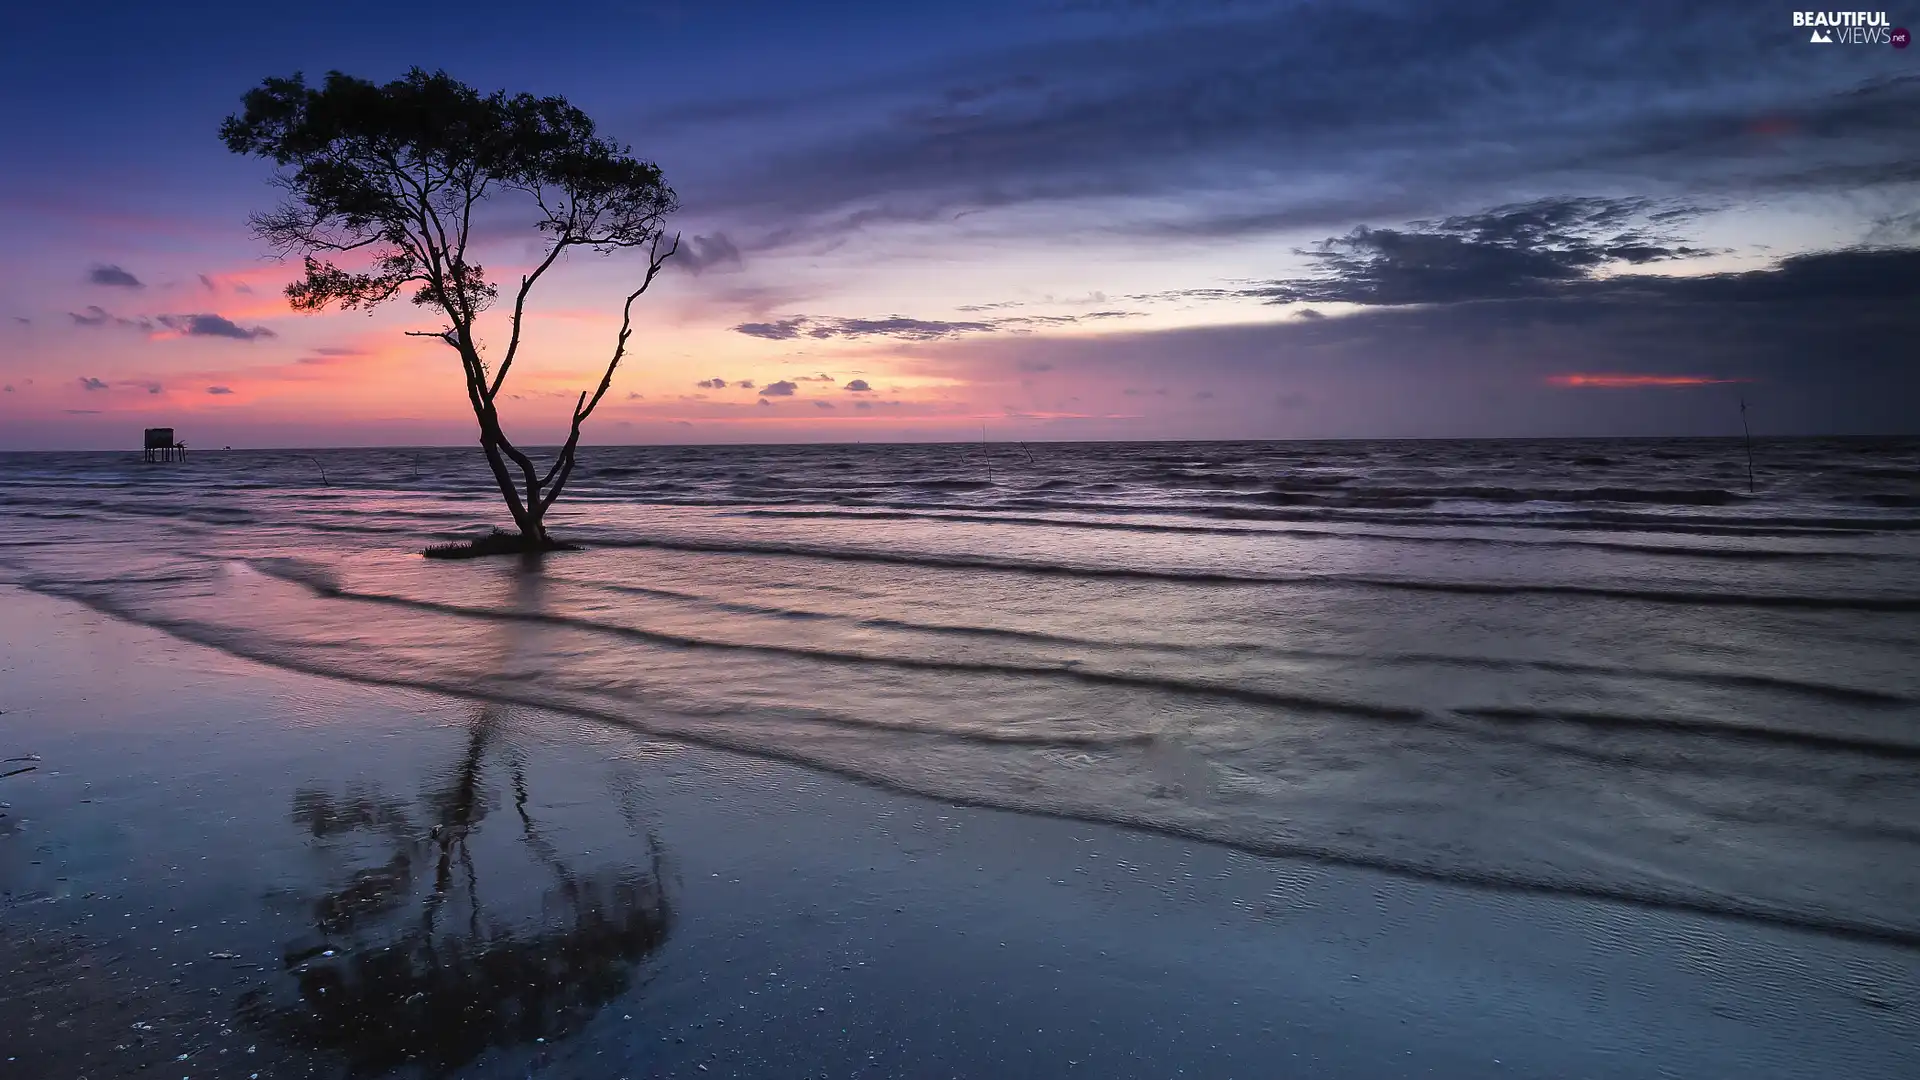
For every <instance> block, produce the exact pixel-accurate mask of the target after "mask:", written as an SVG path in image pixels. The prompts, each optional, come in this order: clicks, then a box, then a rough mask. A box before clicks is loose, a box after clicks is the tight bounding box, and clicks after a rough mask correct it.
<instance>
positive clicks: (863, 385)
mask: <svg viewBox="0 0 1920 1080" xmlns="http://www.w3.org/2000/svg"><path fill="white" fill-rule="evenodd" d="M844 389H846V390H850V391H852V392H853V393H856V394H864V393H867V392H868V391H870V390H872V389H873V387H871V386H869V385H867V380H865V379H855V380H853V381H852V382H849V383H848V384H847V385H846V386H845V387H844Z"/></svg>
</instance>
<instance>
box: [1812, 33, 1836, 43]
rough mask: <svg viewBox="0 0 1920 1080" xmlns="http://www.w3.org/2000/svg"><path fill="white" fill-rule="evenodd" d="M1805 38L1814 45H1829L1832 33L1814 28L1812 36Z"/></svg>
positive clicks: (1831, 41)
mask: <svg viewBox="0 0 1920 1080" xmlns="http://www.w3.org/2000/svg"><path fill="white" fill-rule="evenodd" d="M1807 40H1808V41H1809V42H1810V43H1812V44H1814V45H1831V44H1833V35H1832V34H1826V33H1822V32H1820V31H1818V30H1815V31H1814V32H1813V36H1812V37H1811V38H1808V39H1807Z"/></svg>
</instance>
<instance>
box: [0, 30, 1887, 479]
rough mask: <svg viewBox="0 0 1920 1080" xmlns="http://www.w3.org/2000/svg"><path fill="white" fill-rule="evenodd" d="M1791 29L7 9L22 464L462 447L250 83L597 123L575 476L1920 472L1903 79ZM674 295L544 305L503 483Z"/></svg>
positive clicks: (497, 224) (459, 431)
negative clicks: (1713, 443)
mask: <svg viewBox="0 0 1920 1080" xmlns="http://www.w3.org/2000/svg"><path fill="white" fill-rule="evenodd" d="M1794 10H1795V7H1794V5H1791V4H1775V3H1753V2H1750V0H1742V2H1728V3H1688V4H1671V3H1647V4H1633V3H1595V2H1593V0H1581V2H1578V3H1564V2H1560V0H1524V2H1514V3H1485V4H1437V3H1431V4H1416V3H1400V2H1360V3H1324V4H1322V3H1259V4H1256V3H1234V2H1199V0H1180V2H1174V0H1164V2H1161V0H1132V2H1124V0H1114V2H1098V0H1053V2H1044V0H1034V2H1030V3H1002V2H997V0H985V2H975V3H970V4H964V5H960V4H949V5H932V4H903V3H851V2H841V3H808V4H794V3H748V2H732V0H705V2H698V3H696V2H692V0H685V2H682V0H663V2H654V3H649V2H638V0H635V2H623V3H614V2H603V3H589V4H558V5H552V6H550V7H546V6H539V5H533V6H529V5H522V4H513V5H497V4H489V3H475V4H468V5H461V6H457V7H453V8H447V7H444V6H433V5H426V6H422V5H395V4H390V3H382V4H372V3H361V2H358V0H349V2H342V3H329V4H325V5H302V6H298V7H294V8H287V7H276V6H274V5H265V4H260V3H257V2H255V3H247V4H224V3H220V4H214V3H197V4H194V5H191V7H190V9H189V8H186V7H176V6H171V5H156V4H139V5H131V4H118V3H100V4H89V5H71V4H21V5H13V6H11V7H10V8H9V11H8V13H7V14H6V15H4V16H0V134H4V143H3V144H0V145H4V147H5V151H4V165H0V237H4V242H3V243H0V385H4V387H5V389H4V391H0V449H42V448H45V449H58V448H102V449H105V448H119V447H126V446H137V445H138V439H139V429H140V428H141V427H143V426H147V425H150V424H169V425H171V426H173V427H175V428H176V429H178V430H179V432H180V434H181V436H182V437H183V438H185V439H187V441H188V442H189V443H190V444H192V445H197V446H216V445H233V446H236V447H238V446H330V445H403V444H458V443H465V442H469V441H471V440H472V438H473V426H474V425H473V419H472V417H471V416H470V415H469V413H468V412H467V407H466V404H465V399H464V397H463V394H462V390H461V384H460V379H459V374H458V368H457V365H456V361H455V360H454V359H453V358H452V356H451V355H450V354H449V353H447V350H445V349H444V348H443V347H441V346H438V345H435V344H432V343H428V342H423V341H421V340H419V339H410V338H407V337H405V336H403V332H404V331H406V330H410V329H429V330H430V329H434V328H436V327H437V325H438V324H437V323H434V322H433V321H432V320H431V319H430V318H429V317H428V316H427V314H426V313H425V312H424V311H422V310H421V309H418V308H414V307H412V306H411V305H407V304H404V303H403V304H396V305H392V306H390V307H388V308H384V309H381V310H380V311H379V312H378V313H376V314H374V315H372V316H367V315H364V314H356V313H344V314H342V313H334V314H325V315H317V316H305V315H297V314H294V313H293V312H291V311H290V310H289V309H288V307H287V304H286V301H285V299H284V297H283V296H282V295H281V290H282V288H283V287H284V285H285V284H286V283H287V281H288V280H289V279H290V277H291V276H292V275H293V269H294V268H293V267H292V266H291V265H287V264H280V263H276V262H274V261H272V260H271V259H269V258H267V257H266V251H265V249H264V247H263V245H262V244H261V243H260V242H258V241H257V240H255V239H254V238H253V237H252V236H251V235H250V233H249V229H248V225H247V216H248V214H249V213H250V212H253V211H257V210H264V209H269V208H271V207H272V206H273V205H274V204H275V201H276V196H277V194H278V193H277V191H276V190H275V189H274V188H273V187H272V186H270V184H269V179H270V177H271V168H270V166H269V165H268V164H266V163H263V162H261V161H259V160H256V159H246V158H241V157H237V156H235V155H232V154H230V153H228V152H227V150H226V149H225V147H224V146H223V145H222V144H221V142H220V140H219V138H218V135H217V132H218V129H219V125H220V122H221V120H222V119H223V118H224V117H225V116H227V115H228V114H229V113H231V112H233V111H235V109H236V108H237V106H238V102H239V98H240V95H241V94H242V93H244V92H245V91H246V90H247V89H249V88H250V87H252V86H254V85H255V84H257V83H258V82H259V81H260V80H261V79H262V78H264V77H267V76H270V75H288V74H292V73H293V72H295V71H304V72H305V73H306V74H307V75H308V76H309V78H318V77H320V76H323V75H324V74H325V73H326V72H327V71H328V70H330V69H339V70H343V71H346V72H348V73H351V74H355V75H360V76H363V77H367V78H372V79H376V80H381V81H384V80H386V79H390V78H393V77H396V76H398V75H400V74H402V73H403V72H404V71H405V70H406V69H407V68H408V67H410V66H415V65H418V66H421V67H424V68H427V69H429V70H431V69H445V70H446V71H447V72H448V73H449V74H451V75H453V76H455V77H456V78H459V79H462V80H464V81H466V82H469V83H471V84H473V85H475V86H476V87H478V88H480V89H482V90H493V89H501V88H504V89H507V90H510V91H516V92H517V91H523V90H524V91H529V92H533V93H537V94H562V95H565V96H567V97H568V98H569V99H571V100H572V101H573V102H574V103H575V104H577V105H579V106H581V107H583V108H584V109H586V110H587V111H588V112H589V113H590V114H592V115H593V116H594V117H595V118H596V119H598V120H599V121H600V123H601V124H602V125H603V127H604V128H605V129H607V131H608V132H609V133H610V134H613V135H615V136H616V137H618V138H620V139H622V140H624V141H626V142H629V143H631V144H632V145H633V147H634V149H635V151H636V152H637V153H638V154H639V155H640V156H642V157H645V158H648V159H651V160H654V161H657V162H658V163H659V164H660V165H661V167H662V168H663V169H664V171H665V173H666V177H667V180H668V182H669V183H671V184H672V185H673V186H674V188H675V189H676V190H677V191H678V192H679V194H680V199H681V202H682V204H683V207H684V209H683V210H682V211H681V212H680V213H679V214H678V215H677V216H676V218H675V221H674V227H675V228H677V230H678V231H679V232H681V233H682V235H683V237H684V240H683V254H682V256H681V257H680V258H678V259H677V260H675V261H674V262H673V263H672V264H671V270H670V272H669V273H667V274H666V275H664V276H663V277H662V278H661V279H660V281H659V282H658V283H657V284H656V286H655V287H654V290H653V291H652V292H651V293H650V294H649V295H648V296H647V297H646V298H645V300H644V301H643V308H642V313H643V322H642V324H641V329H640V333H639V335H638V337H637V339H636V348H637V352H636V353H635V354H634V355H633V356H632V358H631V359H630V360H629V361H628V362H627V364H626V365H625V366H624V367H623V368H622V369H621V372H620V374H619V375H618V376H617V377H616V380H615V383H614V393H613V394H611V395H610V396H609V398H608V400H607V402H606V403H605V405H603V406H602V409H601V411H600V412H599V413H598V414H596V416H595V418H594V420H593V422H592V425H591V426H590V429H589V433H588V434H589V441H598V442H609V443H627V442H798V441H853V440H856V439H861V440H867V441H877V440H897V439H961V438H964V439H978V438H979V437H980V436H981V430H982V427H983V426H984V428H985V430H986V432H987V434H988V435H989V437H992V438H997V439H1022V440H1035V441H1037V440H1045V439H1129V438H1139V439H1164V438H1323V437H1374V436H1382V437H1400V436H1419V437H1425V436H1440V437H1454V436H1533V435H1664V434H1703V435H1704V434H1728V433H1737V432H1738V430H1739V413H1738V409H1737V401H1738V399H1740V398H1741V397H1745V398H1746V399H1747V400H1748V401H1749V402H1750V403H1751V406H1752V408H1751V416H1752V418H1753V420H1754V423H1755V425H1756V428H1757V429H1758V430H1759V431H1761V432H1772V433H1826V432H1835V433H1854V432H1858V433H1880V432H1915V431H1920V120H1917V119H1916V118H1917V117H1920V48H1908V49H1904V50H1902V49H1894V48H1891V47H1889V46H1888V45H1885V44H1876V45H1864V44H1863V45H1849V44H1838V43H1836V44H1829V45H1816V44H1812V43H1809V41H1808V40H1807V33H1806V31H1805V30H1796V29H1795V28H1794V26H1793V24H1792V23H1793V20H1792V12H1793V11H1794ZM1889 16H1890V20H1891V23H1892V25H1893V26H1903V25H1920V9H1914V10H1910V11H1898V10H1895V11H1891V12H1889ZM530 220H531V219H530V218H529V217H528V216H527V214H526V213H525V210H524V208H521V207H515V206H512V205H503V206H502V207H501V209H500V210H499V211H498V215H497V217H496V218H494V219H493V220H492V221H491V222H490V225H489V233H488V235H489V236H490V237H491V238H492V239H491V241H490V245H489V250H488V252H487V253H486V259H485V261H486V262H487V265H488V266H489V268H490V269H492V270H493V272H494V274H495V277H496V280H514V279H517V276H518V273H519V272H520V271H521V270H523V269H524V268H526V267H527V266H529V265H530V264H531V262H532V261H534V259H535V258H537V255H536V249H535V248H534V247H533V246H532V245H533V241H534V236H533V234H532V233H531V232H530V231H528V230H527V229H526V228H525V227H524V226H525V225H526V223H527V222H529V221H530ZM642 269H643V264H642V263H641V260H640V259H639V258H638V257H621V256H614V257H611V258H605V259H602V258H598V257H595V256H592V255H584V254H583V255H575V256H573V257H571V259H570V261H568V262H567V263H565V264H564V265H563V268H562V270H561V271H560V272H559V273H558V274H556V275H553V276H550V277H549V279H548V280H547V281H546V282H544V283H543V286H542V288H541V290H540V291H539V292H537V293H536V294H535V297H534V302H533V317H532V319H531V321H530V324H529V330H528V332H529V335H530V338H529V342H528V345H527V348H528V349H529V350H530V351H529V352H528V353H527V354H526V359H525V360H523V361H522V362H521V363H522V366H521V367H519V368H517V369H516V372H515V375H514V378H513V380H512V382H510V383H509V387H510V392H512V393H514V394H515V398H514V400H511V401H509V402H507V404H506V419H507V424H508V430H509V432H510V433H512V434H513V435H514V437H515V438H516V440H517V441H520V442H522V443H537V442H542V441H549V440H554V439H556V438H557V437H558V436H559V435H561V434H562V433H563V431H564V427H563V419H564V416H565V411H566V409H567V407H568V405H569V404H570V403H571V401H572V399H573V396H574V394H575V393H577V392H578V391H579V390H580V389H582V388H584V387H587V386H589V385H590V384H591V383H592V382H593V381H594V380H595V379H597V377H598V373H599V369H600V367H601V365H602V364H604V362H605V357H606V355H607V353H608V350H609V349H610V348H611V344H612V338H613V334H614V331H615V329H616V328H617V310H618V297H619V296H620V295H621V294H622V293H623V292H624V291H625V287H627V286H628V283H629V282H630V281H633V280H635V278H636V275H637V274H638V273H639V272H640V271H641V270H642ZM498 325H499V323H498V319H497V318H496V319H495V321H494V322H493V323H492V324H491V327H490V330H491V332H490V334H489V340H497V339H498V338H500V337H501V336H502V335H501V334H500V333H499V331H498ZM748 383H751V385H750V386H749V385H746V384H748Z"/></svg>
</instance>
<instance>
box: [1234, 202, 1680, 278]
mask: <svg viewBox="0 0 1920 1080" xmlns="http://www.w3.org/2000/svg"><path fill="white" fill-rule="evenodd" d="M1691 212H1692V211H1691V209H1690V208H1687V207H1665V208H1662V207H1656V206H1654V205H1653V204H1651V203H1648V202H1647V201H1646V200H1640V199H1576V198H1556V199H1542V200H1538V201H1536V202H1531V203H1527V204H1524V205H1518V206H1504V207H1499V208H1496V209H1493V210H1489V211H1486V212H1483V213H1479V214H1469V215H1460V216H1455V217H1449V218H1446V219H1444V220H1441V221H1425V222H1415V223H1414V224H1412V225H1410V226H1408V227H1406V228H1404V229H1384V228H1367V227H1361V228H1358V229H1355V230H1354V231H1353V232H1351V233H1349V234H1347V235H1346V236H1343V237H1336V238H1333V239H1329V240H1324V241H1322V242H1320V243H1319V244H1317V245H1315V246H1314V247H1312V248H1310V249H1308V250H1306V251H1303V252H1301V253H1300V254H1303V255H1305V256H1307V257H1308V258H1309V259H1311V260H1313V262H1314V263H1315V265H1316V267H1317V269H1318V270H1319V275H1318V276H1316V277H1310V278H1299V279H1293V280H1287V281H1275V282H1269V283H1266V284H1264V285H1261V286H1258V287H1255V288H1251V289H1242V290H1236V295H1239V296H1257V297H1261V298H1263V299H1266V300H1268V301H1269V302H1272V303H1295V302H1312V303H1349V304H1431V303H1449V302H1453V301H1458V300H1489V299H1513V298H1517V297H1525V296H1543V295H1548V294H1550V293H1552V292H1553V291H1555V290H1558V289H1562V288H1564V287H1566V286H1567V285H1569V284H1570V283H1575V282H1580V281H1586V280H1590V279H1591V278H1592V277H1593V276H1594V275H1595V273H1596V272H1598V271H1600V270H1604V269H1607V268H1609V267H1612V266H1617V265H1619V264H1622V263H1625V264H1629V265H1633V266H1640V265H1645V264H1648V263H1655V262H1663V261H1667V260H1671V259H1682V258H1688V257H1691V256H1697V255H1704V254H1707V252H1706V251H1705V250H1703V249H1701V248H1697V247H1691V246H1688V245H1686V244H1683V243H1680V242H1679V241H1678V240H1677V239H1676V238H1675V237H1673V236H1671V235H1669V234H1668V233H1666V232H1665V231H1663V229H1664V227H1665V226H1668V225H1671V224H1673V223H1676V222H1678V221H1681V220H1683V219H1684V217H1685V216H1687V215H1688V214H1689V213H1691Z"/></svg>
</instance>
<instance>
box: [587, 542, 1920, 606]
mask: <svg viewBox="0 0 1920 1080" xmlns="http://www.w3.org/2000/svg"><path fill="white" fill-rule="evenodd" d="M597 543H599V544H602V545H604V546H607V547H637V548H656V549H660V550H665V551H688V552H698V553H703V554H711V555H774V556H786V557H791V558H801V559H823V560H829V561H833V562H871V563H888V564H893V565H899V566H924V567H932V568H936V569H950V570H997V571H1002V572H1006V573H1020V574H1037V575H1044V576H1051V577H1078V578H1120V579H1128V580H1137V581H1176V582H1186V583H1191V584H1196V585H1301V586H1309V587H1323V588H1340V587H1360V588H1374V589H1389V590H1400V591H1407V592H1429V593H1454V594H1462V595H1474V596H1576V597H1593V598H1596V599H1608V600H1633V601H1641V602H1645V603H1655V604H1695V605H1708V606H1715V607H1769V608H1801V609H1807V610H1816V611H1920V597H1905V596H1891V597H1868V596H1861V597H1840V596H1788V595H1767V594H1759V593H1716V592H1684V591H1679V590H1660V589H1617V588H1609V587H1607V586H1603V585H1547V584H1519V583H1512V584H1509V583H1497V582H1478V581H1416V580H1410V579H1400V578H1381V577H1366V576H1361V575H1345V576H1339V575H1331V574H1326V575H1304V574H1301V575H1283V574H1234V573H1226V572H1223V571H1212V570H1156V569H1148V568H1144V567H1129V566H1068V565H1065V564H1062V563H1033V562H1021V561H1018V560H1013V559H991V558H976V557H966V556H951V555H901V554H894V553H892V552H884V551H858V550H853V549H848V548H819V547H802V546H799V545H794V544H748V543H731V544H720V543H708V542H705V541H698V540H669V539H663V538H655V537H644V538H643V537H622V538H618V539H601V540H599V541H597Z"/></svg>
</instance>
